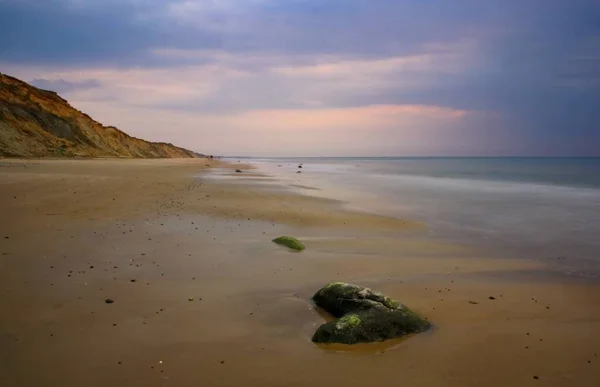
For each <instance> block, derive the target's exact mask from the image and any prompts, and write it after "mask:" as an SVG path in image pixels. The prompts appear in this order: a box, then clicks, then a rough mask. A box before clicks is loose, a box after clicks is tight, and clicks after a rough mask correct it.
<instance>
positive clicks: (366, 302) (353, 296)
mask: <svg viewBox="0 0 600 387" xmlns="http://www.w3.org/2000/svg"><path fill="white" fill-rule="evenodd" d="M313 300H314V301H315V303H316V304H317V306H319V307H321V308H323V309H324V310H325V311H326V312H328V313H330V314H331V315H333V316H334V317H338V319H336V320H333V321H330V322H328V323H325V324H323V325H321V326H320V327H319V328H318V329H317V331H316V332H315V334H314V336H313V338H312V340H313V341H314V342H315V343H341V344H358V343H371V342H377V341H384V340H389V339H395V338H398V337H402V336H405V335H408V334H411V333H419V332H424V331H426V330H428V329H429V328H430V327H431V324H430V323H429V322H428V321H427V320H425V319H423V318H421V317H420V316H419V315H417V314H416V313H414V312H413V311H411V310H410V309H409V308H408V307H407V306H405V305H402V304H401V303H400V302H398V301H396V300H393V299H391V298H389V297H386V296H384V295H383V294H381V293H379V292H376V291H374V290H372V289H369V288H365V287H362V286H358V285H352V284H347V283H344V282H333V283H330V284H329V285H327V286H325V287H324V288H322V289H321V290H319V291H318V292H317V293H316V294H315V295H314V296H313Z"/></svg>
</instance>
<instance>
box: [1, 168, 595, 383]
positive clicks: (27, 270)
mask: <svg viewBox="0 0 600 387" xmlns="http://www.w3.org/2000/svg"><path fill="white" fill-rule="evenodd" d="M215 168H219V169H224V170H226V171H229V170H231V172H230V173H229V172H228V173H225V175H227V176H226V177H227V179H214V178H209V175H208V171H210V170H213V169H215ZM235 168H240V169H241V170H242V173H235V172H234V169H235ZM261 179H267V180H268V177H265V176H262V175H260V174H259V173H257V172H256V171H253V170H251V166H248V165H241V164H235V165H231V164H226V163H223V162H220V161H216V160H110V159H106V160H44V161H40V160H0V216H1V219H2V221H1V222H0V311H1V312H0V380H1V381H2V382H1V384H2V385H5V386H11V387H12V386H36V387H38V386H40V387H45V386H64V387H70V386H89V387H94V386H112V387H120V386H127V387H132V386H144V387H151V386H262V387H265V386H325V385H327V386H329V385H341V386H369V387H375V386H390V385H406V386H428V387H430V386H451V387H454V386H456V387H458V386H461V387H464V386H508V385H510V386H598V385H599V383H600V368H599V367H598V364H600V357H598V356H597V355H598V353H600V330H599V329H598V327H599V326H600V309H599V308H598V307H597V306H598V305H600V286H599V285H598V284H597V283H593V282H584V281H577V280H576V279H573V278H567V277H565V276H561V275H560V274H559V273H556V272H554V271H553V270H551V268H548V267H544V266H542V265H541V263H539V262H534V261H521V260H516V259H511V257H506V259H496V258H494V259H491V258H488V257H487V256H486V253H485V252H482V251H476V250H474V249H473V248H471V247H469V246H459V245H454V244H448V243H442V242H438V241H434V240H430V239H428V238H427V234H426V227H427V225H423V224H419V223H417V222H413V221H410V220H401V219H394V218H387V217H380V216H375V215H370V214H365V213H352V212H349V211H348V210H346V209H345V208H344V206H343V204H342V203H340V202H337V201H334V200H326V199H320V198H314V197H309V196H302V195H299V194H297V193H295V192H294V190H293V189H290V190H281V189H272V188H269V186H267V185H261V184H258V182H259V181H260V180H261ZM253 180H255V181H253ZM291 188H293V187H291ZM280 235H292V236H295V237H298V238H300V239H301V240H302V241H304V242H305V244H306V246H307V250H306V251H304V252H302V253H291V252H289V251H287V250H285V249H284V248H281V247H279V246H276V245H275V244H273V243H271V239H273V238H274V237H277V236H280ZM331 281H346V282H352V283H357V284H360V285H365V286H369V287H372V288H374V289H376V290H379V291H381V292H383V293H385V294H387V295H389V296H390V297H393V298H395V299H398V300H400V301H402V302H404V303H406V304H407V305H409V306H410V307H411V308H412V309H414V310H416V311H418V312H419V313H421V314H422V315H424V316H426V317H427V318H428V319H429V320H430V321H431V322H432V323H433V325H434V329H432V330H431V331H429V332H427V333H423V334H419V335H415V336H412V337H408V338H404V339H401V340H396V341H392V342H387V343H381V344H370V345H358V346H351V347H347V346H317V345H315V344H313V343H312V342H311V340H310V338H311V336H312V334H313V332H314V331H315V329H316V327H317V326H318V325H319V324H321V323H322V322H323V321H324V318H323V317H322V316H321V315H320V314H319V312H318V311H317V310H315V309H314V307H313V305H312V304H311V302H310V297H311V296H312V294H313V293H314V292H315V291H317V290H318V289H319V288H320V287H322V286H323V285H325V284H326V283H328V282H331ZM490 297H492V298H493V299H491V298H490ZM106 299H111V300H113V301H114V302H113V303H110V304H107V303H105V300H106Z"/></svg>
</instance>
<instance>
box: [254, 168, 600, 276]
mask: <svg viewBox="0 0 600 387" xmlns="http://www.w3.org/2000/svg"><path fill="white" fill-rule="evenodd" d="M251 162H252V163H253V164H254V165H256V166H258V168H259V171H261V172H265V173H267V174H270V175H274V176H276V177H278V178H280V179H282V180H283V181H286V182H287V183H288V184H289V185H290V186H293V185H303V186H310V187H314V188H318V189H319V190H318V191H315V190H307V189H304V190H302V188H298V187H296V188H297V189H300V190H302V192H303V193H305V194H308V195H316V196H324V197H331V198H337V199H341V200H343V201H345V202H347V203H348V206H349V207H351V208H354V209H359V210H363V211H368V212H376V213H380V214H386V215H391V216H398V217H405V218H410V219H415V220H420V221H424V222H426V223H427V224H428V226H429V230H430V231H429V232H430V235H431V236H432V237H436V238H444V239H451V240H454V241H460V242H467V243H469V244H471V245H477V246H483V247H489V248H491V250H493V251H495V252H496V253H497V254H498V255H501V256H509V255H510V256H516V257H518V258H531V259H546V260H554V261H557V262H559V261H560V262H559V263H561V264H565V262H568V263H569V266H570V267H571V269H579V270H581V271H582V272H585V273H586V275H592V274H593V275H595V273H596V272H598V271H599V270H600V238H598V235H600V158H372V159H365V158H309V159H253V160H251ZM299 164H303V165H302V166H303V168H302V169H299V168H298V165H299ZM299 170H301V171H302V172H303V173H302V174H297V173H296V172H297V171H299ZM575 262H576V263H575Z"/></svg>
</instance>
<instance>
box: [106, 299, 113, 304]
mask: <svg viewBox="0 0 600 387" xmlns="http://www.w3.org/2000/svg"><path fill="white" fill-rule="evenodd" d="M104 302H106V303H107V304H112V303H113V302H114V301H113V300H111V299H110V298H107V299H106V300H104Z"/></svg>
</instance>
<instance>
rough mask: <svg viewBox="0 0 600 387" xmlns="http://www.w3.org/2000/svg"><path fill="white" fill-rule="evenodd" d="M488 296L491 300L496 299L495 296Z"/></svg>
mask: <svg viewBox="0 0 600 387" xmlns="http://www.w3.org/2000/svg"><path fill="white" fill-rule="evenodd" d="M488 298H489V299H490V300H495V299H496V297H494V296H489V297H488Z"/></svg>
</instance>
